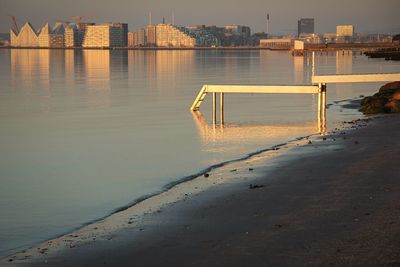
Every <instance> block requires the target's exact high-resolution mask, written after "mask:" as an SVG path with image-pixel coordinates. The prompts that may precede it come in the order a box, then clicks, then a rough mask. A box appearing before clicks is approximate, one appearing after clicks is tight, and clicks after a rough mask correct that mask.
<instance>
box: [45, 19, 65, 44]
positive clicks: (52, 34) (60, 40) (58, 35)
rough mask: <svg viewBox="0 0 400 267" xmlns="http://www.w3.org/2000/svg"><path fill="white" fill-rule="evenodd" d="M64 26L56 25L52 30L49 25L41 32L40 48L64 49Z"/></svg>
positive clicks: (59, 23) (61, 24)
mask: <svg viewBox="0 0 400 267" xmlns="http://www.w3.org/2000/svg"><path fill="white" fill-rule="evenodd" d="M64 33H65V28H64V24H63V23H61V22H58V23H56V25H55V26H54V28H53V29H52V28H51V27H50V25H49V24H48V23H46V25H44V26H43V27H42V28H41V29H40V32H39V47H45V48H62V47H64Z"/></svg>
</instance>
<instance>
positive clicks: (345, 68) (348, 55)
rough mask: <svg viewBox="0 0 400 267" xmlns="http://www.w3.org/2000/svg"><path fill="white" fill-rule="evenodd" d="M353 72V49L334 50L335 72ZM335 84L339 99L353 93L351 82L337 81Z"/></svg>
mask: <svg viewBox="0 0 400 267" xmlns="http://www.w3.org/2000/svg"><path fill="white" fill-rule="evenodd" d="M352 73H353V51H350V50H348V51H336V74H352ZM335 86H336V95H337V96H338V97H339V98H340V99H346V98H348V97H350V96H352V94H353V90H352V88H353V84H352V83H344V84H342V83H338V84H336V85H335Z"/></svg>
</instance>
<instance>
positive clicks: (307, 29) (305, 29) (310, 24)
mask: <svg viewBox="0 0 400 267" xmlns="http://www.w3.org/2000/svg"><path fill="white" fill-rule="evenodd" d="M303 33H306V34H310V33H314V19H313V18H303V19H300V20H299V21H298V22H297V36H300V35H301V34H303Z"/></svg>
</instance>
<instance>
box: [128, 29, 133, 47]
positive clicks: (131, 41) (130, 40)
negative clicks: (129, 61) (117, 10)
mask: <svg viewBox="0 0 400 267" xmlns="http://www.w3.org/2000/svg"><path fill="white" fill-rule="evenodd" d="M133 35H134V32H128V47H134V38H133Z"/></svg>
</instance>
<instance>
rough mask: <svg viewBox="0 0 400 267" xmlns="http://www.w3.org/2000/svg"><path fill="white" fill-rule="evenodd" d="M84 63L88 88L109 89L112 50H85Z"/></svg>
mask: <svg viewBox="0 0 400 267" xmlns="http://www.w3.org/2000/svg"><path fill="white" fill-rule="evenodd" d="M83 63H84V67H85V74H86V75H85V76H86V84H87V86H88V89H95V90H103V89H107V90H109V89H110V50H84V51H83Z"/></svg>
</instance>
